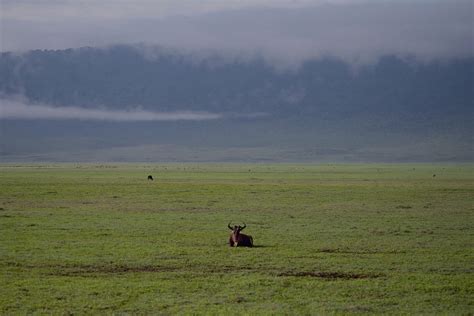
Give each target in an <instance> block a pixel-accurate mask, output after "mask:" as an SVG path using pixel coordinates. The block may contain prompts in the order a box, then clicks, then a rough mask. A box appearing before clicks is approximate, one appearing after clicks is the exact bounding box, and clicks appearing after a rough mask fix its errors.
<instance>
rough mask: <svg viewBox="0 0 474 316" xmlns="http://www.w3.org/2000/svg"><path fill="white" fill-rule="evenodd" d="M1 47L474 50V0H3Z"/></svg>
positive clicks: (282, 55)
mask: <svg viewBox="0 0 474 316" xmlns="http://www.w3.org/2000/svg"><path fill="white" fill-rule="evenodd" d="M0 1H1V4H2V7H1V41H0V44H1V50H2V51H12V50H13V51H18V50H20V51H21V50H27V49H34V48H51V49H57V48H69V47H80V46H105V45H109V44H116V43H147V44H151V45H154V44H158V45H162V46H167V47H172V48H178V49H187V50H192V51H195V50H199V51H218V52H223V53H226V52H227V53H233V54H242V53H244V54H248V53H259V54H263V55H264V56H265V57H266V58H268V59H270V60H276V61H279V62H282V61H286V62H299V61H301V60H302V59H306V58H310V57H317V56H321V55H335V56H338V57H341V58H344V59H346V60H352V61H362V62H364V61H367V60H369V61H370V60H372V59H373V58H374V57H378V56H380V55H383V54H409V55H415V56H418V57H419V58H428V59H429V58H446V57H466V56H472V55H473V4H474V0H444V1H439V0H377V1H375V0H372V1H370V0H365V1H363V0H326V1H322V0H321V1H305V0H293V1H290V0H271V1H270V0H241V1H237V0H226V1H218V0H180V1H175V0H161V1H152V0H135V1H131V0H128V1H125V0H115V1H113V0H101V1H96V0H82V1H81V0H0Z"/></svg>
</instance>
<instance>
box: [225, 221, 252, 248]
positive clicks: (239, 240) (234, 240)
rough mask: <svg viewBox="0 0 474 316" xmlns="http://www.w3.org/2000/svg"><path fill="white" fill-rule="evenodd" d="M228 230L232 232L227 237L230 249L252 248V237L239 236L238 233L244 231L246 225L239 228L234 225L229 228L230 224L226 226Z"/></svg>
mask: <svg viewBox="0 0 474 316" xmlns="http://www.w3.org/2000/svg"><path fill="white" fill-rule="evenodd" d="M227 227H229V229H230V230H231V231H232V233H231V234H230V237H229V245H230V246H231V247H252V246H253V239H252V236H248V235H245V234H241V233H240V232H241V231H242V230H244V228H245V227H247V225H245V223H244V226H240V225H234V226H233V227H232V226H230V223H229V224H228V225H227Z"/></svg>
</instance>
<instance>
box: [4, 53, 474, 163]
mask: <svg viewBox="0 0 474 316" xmlns="http://www.w3.org/2000/svg"><path fill="white" fill-rule="evenodd" d="M473 73H474V59H472V58H471V59H462V60H445V61H432V62H418V61H416V60H415V59H409V58H399V57H396V56H386V57H383V58H381V59H380V60H379V61H378V62H377V63H375V64H372V65H365V66H357V67H356V66H353V65H350V64H347V63H344V62H343V61H340V60H337V59H333V58H330V57H328V58H325V59H317V60H308V61H306V62H305V63H303V64H301V65H300V67H298V68H295V69H284V70H282V69H279V68H278V67H273V66H272V65H269V64H267V63H265V62H264V61H263V59H260V58H240V59H238V58H226V57H223V56H218V55H214V56H211V55H209V56H208V57H203V56H202V55H201V56H197V55H192V54H189V53H187V54H184V53H179V52H173V51H170V50H165V49H155V50H153V52H152V54H150V52H149V51H146V50H143V47H140V46H114V47H110V48H106V49H105V48H104V49H102V48H81V49H68V50H57V51H48V50H46V51H45V50H35V51H30V52H26V53H24V54H21V55H20V54H13V53H3V54H1V56H0V94H1V95H2V96H3V98H9V97H13V96H18V95H21V96H24V97H26V99H27V100H28V101H29V102H31V103H42V104H48V105H53V106H75V107H85V108H96V107H103V108H107V109H128V108H130V107H137V106H139V107H141V108H143V109H146V110H150V111H183V110H184V111H206V112H213V113H227V114H230V115H229V116H228V118H226V119H223V120H218V121H213V122H200V123H198V122H167V123H158V122H154V123H150V122H149V123H106V122H81V121H66V122H64V121H25V120H11V119H10V120H2V121H0V124H1V133H2V134H1V136H2V148H1V156H0V159H2V160H3V161H11V160H66V161H74V160H91V159H96V160H101V159H103V160H111V161H143V160H146V161H153V160H171V161H177V160H187V161H193V157H194V160H196V161H213V160H218V161H233V160H235V161H241V160H250V161H254V160H257V161H259V160H261V161H267V160H270V161H299V160H304V161H308V160H310V161H312V160H315V161H318V160H331V161H332V160H343V161H466V160H472V158H473V154H472V135H473V131H474V129H473V127H472V125H473V124H472V117H473V116H472V115H473V105H474V104H473V102H474V92H473V91H474V89H473V87H474V84H473V83H474V75H473ZM255 114H262V115H261V116H258V115H255ZM263 114H264V115H263ZM246 115H247V116H246ZM252 115H255V117H254V116H252ZM232 117H234V118H232ZM136 146H139V148H140V150H137V151H136V152H137V153H138V152H140V154H133V150H131V149H130V148H134V147H136ZM163 146H168V147H166V148H167V149H163V148H165V147H163ZM111 148H113V150H115V151H117V150H118V151H120V150H121V149H120V148H122V151H123V152H122V154H117V155H115V156H114V155H113V154H110V153H111V152H114V151H113V150H112V151H107V149H111ZM137 148H138V147H137ZM157 148H162V149H160V150H158V149H157ZM177 148H181V149H179V150H178V149H177ZM203 148H207V150H204V149H203ZM236 148H237V149H236ZM255 148H258V150H257V151H258V152H259V154H256V150H255ZM163 150H164V151H167V152H173V150H174V153H173V154H171V155H164V154H163ZM224 150H231V151H232V150H234V151H235V153H234V154H232V153H230V154H229V155H228V156H225V155H222V152H223V151H224ZM78 152H82V153H83V155H82V156H81V155H79V154H78ZM104 152H107V154H105V153H104ZM203 152H205V153H203ZM212 152H214V153H215V154H212ZM237 152H238V153H237ZM101 153H102V154H101ZM207 153H208V154H207ZM217 153H220V154H217ZM35 157H36V158H35ZM90 157H94V158H90ZM145 157H146V158H145ZM233 158H235V159H233Z"/></svg>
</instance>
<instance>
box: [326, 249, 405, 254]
mask: <svg viewBox="0 0 474 316" xmlns="http://www.w3.org/2000/svg"><path fill="white" fill-rule="evenodd" d="M317 252H322V253H347V254H359V255H371V254H399V253H405V251H400V250H375V249H374V250H370V249H362V250H352V249H341V248H321V249H319V250H318V251H317Z"/></svg>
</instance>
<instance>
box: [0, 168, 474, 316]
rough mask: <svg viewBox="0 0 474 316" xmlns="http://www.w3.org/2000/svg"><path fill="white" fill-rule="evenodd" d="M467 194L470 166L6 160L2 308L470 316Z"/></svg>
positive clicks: (472, 198) (1, 205) (0, 226)
mask: <svg viewBox="0 0 474 316" xmlns="http://www.w3.org/2000/svg"><path fill="white" fill-rule="evenodd" d="M148 174H152V175H153V177H154V178H155V181H153V182H151V181H147V180H146V177H147V175H148ZM433 174H436V177H433ZM473 191H474V167H473V166H472V165H471V164H464V165H428V164H414V165H408V164H407V165H403V164H402V165H375V164H367V165H303V164H301V165H298V164H296V165H286V164H285V165H264V164H258V165H257V164H255V165H244V164H220V165H219V164H215V165H212V164H206V165H200V164H196V165H193V164H185V165H181V164H165V165H163V164H162V165H158V164H156V165H152V164H149V165H145V164H136V165H125V164H124V165H120V164H117V165H94V164H82V165H74V164H63V165H61V164H58V165H54V164H53V165H34V164H33V165H25V164H23V165H13V164H9V165H0V234H1V235H0V284H1V286H0V313H2V314H17V313H20V314H25V313H40V314H42V313H46V314H51V313H52V314H67V313H74V314H84V313H88V314H90V313H112V312H119V313H139V314H149V313H153V314H173V313H180V314H183V313H184V314H223V313H226V312H230V313H232V314H237V313H244V314H271V313H278V314H322V313H324V314H327V313H335V314H345V313H376V314H379V313H392V314H406V313H409V314H433V313H441V314H470V313H473V312H474V306H473V302H474V291H473V289H474V278H473V272H474V266H473V263H474V254H473V241H474V238H473V235H474V217H473V214H474V212H473V210H474V206H473V205H474V203H473V202H474V194H473ZM231 220H232V221H233V222H236V223H241V222H245V223H246V224H247V228H246V230H245V231H244V232H246V233H247V234H250V235H252V236H253V238H254V242H255V245H256V247H255V248H252V249H247V248H230V247H229V246H228V245H227V240H228V236H229V230H228V228H227V223H228V222H229V221H231Z"/></svg>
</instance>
